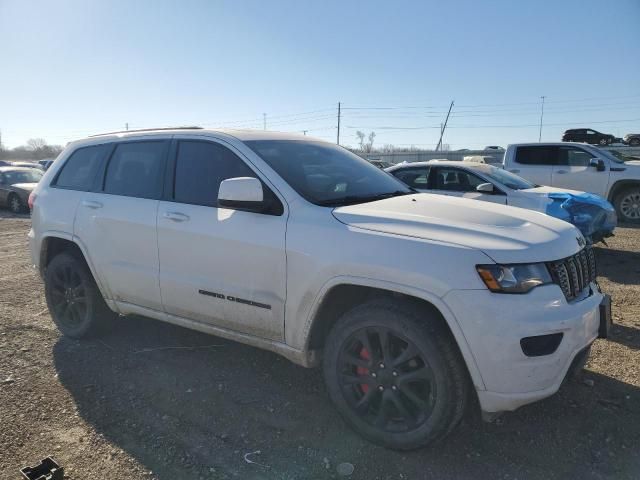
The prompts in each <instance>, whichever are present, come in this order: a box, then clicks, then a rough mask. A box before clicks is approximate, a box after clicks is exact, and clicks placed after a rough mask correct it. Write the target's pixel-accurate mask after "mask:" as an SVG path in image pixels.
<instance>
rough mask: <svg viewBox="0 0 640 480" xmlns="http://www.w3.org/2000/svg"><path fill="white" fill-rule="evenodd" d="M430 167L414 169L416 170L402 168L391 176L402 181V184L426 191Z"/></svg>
mask: <svg viewBox="0 0 640 480" xmlns="http://www.w3.org/2000/svg"><path fill="white" fill-rule="evenodd" d="M430 170H431V167H416V168H403V169H402V170H397V171H395V172H391V173H393V175H394V176H395V177H396V178H397V179H399V180H402V181H403V182H404V183H406V184H407V185H409V186H410V187H413V188H421V189H423V190H424V189H426V188H429V187H428V182H429V171H430Z"/></svg>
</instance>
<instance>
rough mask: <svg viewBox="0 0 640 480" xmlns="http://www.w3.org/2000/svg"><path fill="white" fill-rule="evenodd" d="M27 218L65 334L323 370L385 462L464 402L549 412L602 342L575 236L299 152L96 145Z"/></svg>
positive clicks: (161, 142)
mask: <svg viewBox="0 0 640 480" xmlns="http://www.w3.org/2000/svg"><path fill="white" fill-rule="evenodd" d="M30 204H31V206H32V210H33V212H32V217H33V227H32V229H31V231H30V233H29V239H30V245H31V251H32V255H33V262H34V263H35V265H36V266H37V267H39V270H40V272H41V274H42V275H43V278H44V282H45V292H46V299H47V303H48V306H49V309H50V311H51V315H52V318H53V320H54V322H55V323H56V325H57V326H58V328H59V329H60V331H61V332H62V333H63V334H65V335H68V336H71V337H74V338H78V337H84V336H87V335H90V334H95V333H97V332H99V331H100V330H101V329H102V328H103V327H105V326H107V325H108V324H109V322H110V321H112V320H113V318H114V316H115V315H117V314H121V315H128V314H139V315H144V316H147V317H152V318H156V319H158V320H163V321H166V322H170V323H174V324H177V325H182V326H184V327H187V328H192V329H196V330H200V331H202V332H206V333H210V334H213V335H218V336H221V337H225V338H229V339H233V340H237V341H240V342H244V343H248V344H251V345H254V346H257V347H260V348H265V349H268V350H272V351H274V352H277V353H279V354H281V355H283V356H285V357H287V358H289V359H290V360H292V361H293V362H295V363H297V364H299V365H302V366H305V367H313V366H317V365H322V366H323V369H324V375H325V379H326V384H327V389H328V392H329V395H330V397H331V399H332V400H333V402H334V403H335V405H336V407H337V409H338V410H339V411H340V413H341V414H342V415H343V417H344V418H345V420H346V421H347V422H348V423H349V424H350V425H351V426H352V427H353V428H354V429H355V430H357V431H358V432H359V433H360V434H362V435H363V436H364V437H366V438H368V439H370V440H371V441H373V442H376V443H378V444H381V445H384V446H387V447H391V448H397V449H409V448H415V447H418V446H421V445H425V444H427V443H429V442H430V441H432V440H434V439H436V438H439V437H441V436H443V435H444V434H446V433H447V432H449V431H450V430H451V429H452V428H453V427H454V426H455V425H456V424H457V423H458V421H459V420H460V418H461V416H462V414H463V412H464V410H465V407H466V406H467V405H468V404H469V400H471V399H472V398H473V397H472V396H474V397H476V398H477V400H478V403H479V405H480V408H481V410H482V411H483V412H484V413H486V414H492V413H495V412H501V411H505V410H513V409H515V408H517V407H519V406H521V405H524V404H526V403H529V402H533V401H535V400H539V399H541V398H544V397H547V396H549V395H551V394H553V393H554V392H555V391H556V390H558V388H559V386H560V384H561V383H562V381H563V379H564V378H565V376H566V375H567V374H568V372H569V371H570V370H572V368H571V367H572V366H573V367H575V366H576V365H577V366H578V367H579V366H580V365H581V362H583V361H584V360H585V359H586V357H587V355H588V352H589V347H590V345H591V343H592V342H593V341H594V340H595V338H596V337H597V336H598V335H599V333H600V335H606V332H607V327H608V325H609V324H608V322H609V319H610V307H609V305H610V304H609V303H608V302H607V300H608V297H607V296H605V295H603V294H602V293H601V292H600V290H599V288H598V286H597V283H596V266H595V261H594V255H593V252H592V251H591V249H590V247H585V244H584V239H583V237H582V235H581V234H580V232H579V231H578V230H576V228H575V227H573V226H572V225H570V224H568V223H565V222H563V221H560V220H557V219H555V218H552V217H549V216H547V215H544V214H542V213H537V212H532V211H528V210H523V209H518V208H513V207H507V206H503V205H491V204H487V203H484V202H474V201H473V200H467V199H462V198H450V197H445V196H440V195H430V194H423V193H414V191H412V190H411V189H410V188H408V187H407V186H405V185H404V184H402V183H401V182H400V181H399V180H397V179H395V178H394V177H392V176H391V175H389V174H387V173H385V172H384V171H382V170H380V169H378V168H376V167H375V166H373V165H371V164H369V163H368V162H366V161H365V160H363V159H361V158H360V157H358V156H356V155H354V154H352V153H350V152H349V151H347V150H345V149H343V148H341V147H339V146H335V145H332V144H329V143H325V142H321V141H316V140H312V139H310V138H309V137H305V136H298V135H289V134H278V133H269V132H263V131H257V132H252V131H213V130H202V129H195V128H191V129H173V130H153V131H140V132H133V133H132V132H128V133H116V134H106V135H101V136H95V137H91V138H88V139H85V140H81V141H78V142H74V143H72V144H70V145H69V146H68V147H67V148H66V149H65V151H64V152H63V153H62V154H61V155H60V156H59V157H58V158H57V159H56V161H55V162H54V163H53V165H52V166H51V167H50V168H49V170H48V171H47V172H46V173H45V175H44V178H43V180H42V181H41V182H40V183H39V184H38V186H37V188H36V189H35V190H34V192H33V194H32V196H31V198H30ZM473 403H475V402H473Z"/></svg>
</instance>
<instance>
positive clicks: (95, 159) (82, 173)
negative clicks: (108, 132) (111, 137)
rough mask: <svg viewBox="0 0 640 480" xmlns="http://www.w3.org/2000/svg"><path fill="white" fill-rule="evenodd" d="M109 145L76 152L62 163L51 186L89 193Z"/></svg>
mask: <svg viewBox="0 0 640 480" xmlns="http://www.w3.org/2000/svg"><path fill="white" fill-rule="evenodd" d="M109 148H110V145H108V144H107V145H95V146H92V147H84V148H80V149H78V150H76V151H75V152H73V153H72V154H71V156H70V157H69V158H68V159H67V161H66V162H64V165H63V166H62V169H61V170H60V172H59V173H58V175H57V176H56V178H55V180H54V183H53V185H54V186H56V187H58V188H66V189H69V190H81V191H89V190H91V188H92V187H93V182H94V180H95V178H96V174H97V173H98V169H99V168H100V165H101V164H102V161H103V160H104V156H105V154H106V152H107V150H108V149H109Z"/></svg>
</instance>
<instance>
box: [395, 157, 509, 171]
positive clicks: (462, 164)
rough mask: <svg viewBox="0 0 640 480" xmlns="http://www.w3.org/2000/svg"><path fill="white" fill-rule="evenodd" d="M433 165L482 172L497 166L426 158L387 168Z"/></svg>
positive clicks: (396, 168) (397, 168)
mask: <svg viewBox="0 0 640 480" xmlns="http://www.w3.org/2000/svg"><path fill="white" fill-rule="evenodd" d="M433 165H438V166H441V167H458V168H468V169H470V170H478V171H481V172H484V173H489V172H491V169H492V168H498V167H496V166H495V165H491V164H489V163H479V162H461V161H459V160H428V161H426V162H407V163H401V164H397V165H394V166H393V167H390V168H387V169H385V170H387V171H388V172H392V171H394V170H399V169H401V168H412V167H431V166H433Z"/></svg>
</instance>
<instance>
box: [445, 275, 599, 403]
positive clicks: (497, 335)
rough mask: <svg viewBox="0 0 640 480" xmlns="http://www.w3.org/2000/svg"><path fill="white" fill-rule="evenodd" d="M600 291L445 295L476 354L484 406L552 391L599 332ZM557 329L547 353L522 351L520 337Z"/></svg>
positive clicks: (555, 289)
mask: <svg viewBox="0 0 640 480" xmlns="http://www.w3.org/2000/svg"><path fill="white" fill-rule="evenodd" d="M602 299H603V295H602V294H601V293H600V291H599V290H598V288H597V286H596V285H595V284H592V285H591V295H590V296H588V297H587V298H584V299H583V300H581V301H575V302H572V303H567V302H566V300H565V299H564V296H563V295H562V292H561V290H560V288H559V287H558V286H556V285H545V286H542V287H538V288H535V289H533V290H532V291H531V292H529V293H527V294H525V295H508V294H499V293H491V292H489V291H488V290H454V291H452V292H450V293H448V294H447V295H446V296H445V297H444V300H445V302H446V303H447V305H448V306H449V308H450V309H451V310H452V312H453V313H454V315H455V317H456V319H457V321H458V323H459V325H460V328H461V329H462V332H463V334H464V336H465V339H466V341H467V343H468V345H469V348H470V349H471V352H472V354H473V357H474V359H475V362H476V365H477V367H478V370H479V371H480V375H481V376H482V381H483V383H484V388H477V390H478V399H479V401H480V407H481V409H482V410H483V411H484V412H500V411H505V410H515V409H516V408H518V407H520V406H522V405H525V404H527V403H531V402H535V401H537V400H540V399H543V398H545V397H548V396H550V395H553V394H554V393H555V392H556V391H557V390H558V389H559V388H560V385H561V384H562V381H563V379H564V378H565V376H566V374H567V372H568V370H569V368H570V367H571V364H572V362H573V361H574V359H575V358H576V356H578V354H580V353H581V352H582V351H584V350H585V348H587V347H588V346H589V345H591V343H593V341H594V340H595V339H596V337H597V336H598V329H599V326H600V314H599V305H600V302H601V301H602ZM554 333H562V334H563V337H562V341H561V342H560V345H559V346H558V347H557V349H556V350H555V351H554V352H553V353H551V354H549V355H542V356H536V357H529V356H526V355H525V354H524V353H523V351H522V347H521V344H520V340H521V339H522V338H524V337H532V336H538V335H549V334H554Z"/></svg>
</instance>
